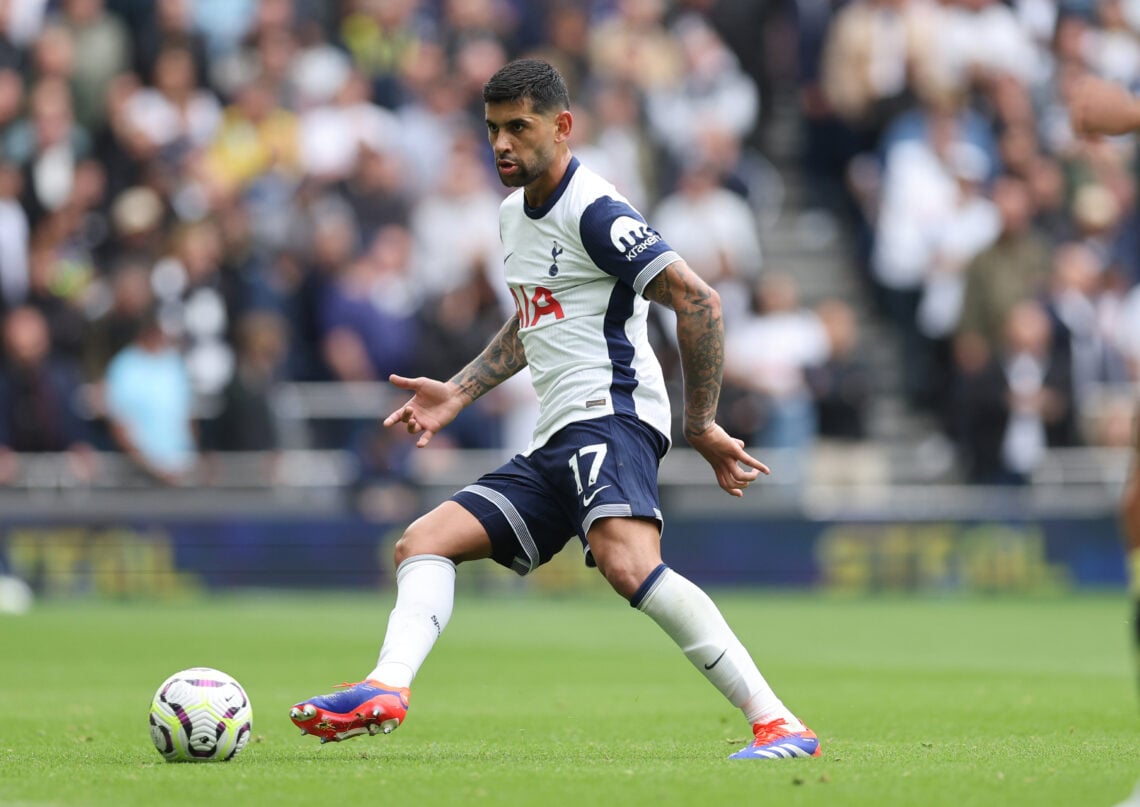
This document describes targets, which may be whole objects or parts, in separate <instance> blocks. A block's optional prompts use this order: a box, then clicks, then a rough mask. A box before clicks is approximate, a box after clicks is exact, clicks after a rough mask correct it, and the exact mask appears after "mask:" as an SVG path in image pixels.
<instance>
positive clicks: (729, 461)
mask: <svg viewBox="0 0 1140 807" xmlns="http://www.w3.org/2000/svg"><path fill="white" fill-rule="evenodd" d="M686 438H687V439H688V441H689V445H691V446H692V447H693V448H695V449H696V450H697V451H698V452H699V453H700V455H701V456H702V457H704V458H705V460H707V461H708V464H709V465H711V466H712V469H713V473H715V474H716V481H717V484H718V485H720V487H721V489H722V490H724V491H725V492H726V493H728V494H729V495H730V496H736V497H740V496H743V495H744V489H745V488H747V487H748V486H749V484H751V483H752V482H753V481H755V480H756V478H757V477H759V476H760V474H765V475H767V474H770V473H771V471H770V470H769V469H768V466H767V465H765V464H764V463H762V462H760V460H758V459H756V458H755V457H753V456H752V455H751V454H749V453H748V452H747V451H745V450H744V441H743V440H738V439H737V438H735V437H732V436H730V435H729V434H728V432H726V431H725V430H724V429H722V428H721V427H720V426H719V425H718V424H716V423H713V424H712V425H710V426H709V427H708V428H707V429H705V430H704V431H702V432H699V433H697V434H687V435H686ZM742 466H747V467H742Z"/></svg>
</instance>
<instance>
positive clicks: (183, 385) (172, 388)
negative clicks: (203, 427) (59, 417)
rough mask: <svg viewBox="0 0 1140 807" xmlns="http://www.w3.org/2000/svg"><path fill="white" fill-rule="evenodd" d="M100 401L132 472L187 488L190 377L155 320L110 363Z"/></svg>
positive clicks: (193, 448)
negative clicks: (131, 465) (102, 396)
mask: <svg viewBox="0 0 1140 807" xmlns="http://www.w3.org/2000/svg"><path fill="white" fill-rule="evenodd" d="M104 396H105V400H106V414H107V421H108V426H109V430H110V434H111V438H112V440H113V442H114V445H115V446H116V447H117V448H118V449H119V450H120V451H122V452H123V454H125V455H126V457H127V458H128V459H129V460H130V461H131V463H132V464H133V466H134V467H135V468H136V470H137V471H138V472H140V473H141V474H142V475H143V477H144V478H146V479H149V480H151V481H153V482H157V483H159V484H162V485H168V486H173V485H180V484H183V483H185V482H187V481H188V480H189V477H190V473H191V471H192V470H193V469H194V466H195V464H196V462H197V437H196V435H195V427H194V422H193V399H194V396H193V391H192V388H191V385H190V374H189V372H188V371H187V368H186V363H185V361H184V360H183V358H182V352H181V351H180V350H179V349H178V347H177V346H176V345H175V344H174V343H173V342H172V341H171V340H170V338H169V337H168V336H167V335H166V333H165V332H164V331H163V330H162V326H161V325H159V321H158V317H157V315H156V314H154V313H148V314H147V315H146V316H145V317H144V318H143V319H142V320H140V321H139V323H138V328H137V331H136V334H135V337H134V339H133V340H132V341H131V343H130V344H129V345H127V347H125V348H124V349H123V350H121V351H119V353H117V354H116V355H115V357H114V358H113V359H111V363H110V364H109V365H108V367H107V375H106V378H105V379H104Z"/></svg>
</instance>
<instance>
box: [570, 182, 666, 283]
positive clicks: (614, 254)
mask: <svg viewBox="0 0 1140 807" xmlns="http://www.w3.org/2000/svg"><path fill="white" fill-rule="evenodd" d="M579 226H580V230H581V233H580V234H581V237H582V245H583V246H584V247H585V249H586V253H587V254H588V255H589V256H590V259H591V260H592V261H593V262H594V263H595V264H597V266H598V268H599V269H601V270H602V271H603V272H606V273H607V274H610V275H613V276H614V277H616V278H618V279H619V280H622V281H624V282H625V283H628V284H629V285H630V286H632V287H633V290H634V291H636V292H637V293H638V294H644V293H645V287H646V286H647V285H649V281H651V280H652V279H653V278H654V277H656V276H657V273H658V272H660V271H661V270H662V269H664V268H665V267H666V266H668V265H669V264H671V263H673V262H675V261H679V260H680V259H681V256H680V255H678V254H677V253H676V252H674V251H673V249H672V248H671V247H670V246H669V245H668V244H667V243H665V239H664V238H662V237H661V235H660V234H659V233H658V232H657V231H655V230H654V229H653V228H652V227H650V226H649V225H648V224H646V223H645V219H643V218H642V217H641V214H640V213H638V212H637V211H636V210H634V209H633V208H632V207H631V206H630V205H629V204H628V203H626V202H622V201H618V200H617V199H614V198H612V197H609V196H601V197H599V198H597V199H595V200H594V201H593V202H591V203H590V205H589V206H588V207H587V208H586V209H585V210H584V211H583V212H582V219H581V222H580V225H579Z"/></svg>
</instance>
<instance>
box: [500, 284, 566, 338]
mask: <svg viewBox="0 0 1140 807" xmlns="http://www.w3.org/2000/svg"><path fill="white" fill-rule="evenodd" d="M510 290H511V297H512V298H514V301H515V311H516V312H517V313H518V315H519V327H520V328H533V327H534V326H535V325H537V324H538V321H539V320H540V319H542V318H543V317H546V316H552V317H554V318H555V319H556V320H559V319H563V318H565V316H566V314H565V313H564V312H563V311H562V304H561V303H559V302H558V301H557V300H556V299H554V292H552V291H551V290H550V289H548V288H546V287H545V286H535V287H534V289H533V290H531V291H529V292H528V291H527V288H526V286H523V285H522V284H519V285H518V286H511V287H510Z"/></svg>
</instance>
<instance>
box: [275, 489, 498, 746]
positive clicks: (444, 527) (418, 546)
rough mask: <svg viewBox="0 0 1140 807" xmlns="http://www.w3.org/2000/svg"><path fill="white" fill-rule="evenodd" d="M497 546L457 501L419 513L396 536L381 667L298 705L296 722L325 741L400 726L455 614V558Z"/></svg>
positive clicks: (485, 554) (485, 553)
mask: <svg viewBox="0 0 1140 807" xmlns="http://www.w3.org/2000/svg"><path fill="white" fill-rule="evenodd" d="M491 551H492V549H491V541H490V538H489V537H488V535H487V532H486V530H485V529H484V528H483V525H482V524H480V523H479V521H478V519H476V518H475V516H473V515H472V514H471V513H470V512H468V511H467V510H466V509H464V508H463V507H461V506H460V505H459V504H456V503H455V502H454V501H447V502H444V503H443V504H441V505H439V506H438V507H437V508H435V509H434V510H432V511H431V512H429V513H427V514H426V515H424V516H422V517H420V518H419V519H417V520H416V521H415V522H414V523H413V524H412V525H411V526H410V527H408V529H407V530H406V531H405V532H404V535H403V536H402V537H401V538H400V540H399V541H397V542H396V550H395V560H396V605H395V606H394V607H393V609H392V612H391V614H390V615H389V616H388V629H387V632H386V633H385V636H384V644H383V646H382V647H381V649H380V656H379V659H378V661H377V664H376V667H375V668H374V669H373V670H372V672H371V673H369V674H368V676H367V677H366V678H365V680H364V681H362V682H360V683H358V684H354V685H352V686H350V687H348V688H346V689H344V690H342V691H340V692H334V693H331V694H328V695H321V696H318V697H316V698H310V699H309V700H307V701H302V702H301V703H298V704H296V705H295V706H293V708H292V709H291V710H290V717H291V718H292V720H293V722H294V723H295V724H296V725H297V726H298V727H299V728H300V729H301V730H302V731H303V732H305V733H306V734H315V735H317V736H318V737H320V738H321V742H326V741H328V740H333V741H338V740H345V739H348V738H349V737H356V736H358V735H361V734H365V733H367V734H379V733H384V734H387V733H389V732H391V731H393V730H394V729H396V728H397V727H398V726H399V725H400V724H401V723H402V722H403V720H404V717H405V716H406V715H407V711H408V703H409V699H410V695H411V693H410V691H409V687H410V686H411V683H412V679H414V678H415V676H416V673H417V672H419V669H420V666H421V665H422V664H423V662H424V660H425V659H426V658H427V656H428V653H430V652H431V649H432V647H433V646H434V645H435V641H436V639H438V638H439V636H440V634H441V633H443V629H444V628H445V627H447V622H448V620H449V619H450V618H451V610H452V605H453V603H454V599H455V566H456V564H457V563H461V562H462V561H466V560H478V559H480V558H487V557H490V556H491Z"/></svg>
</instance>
